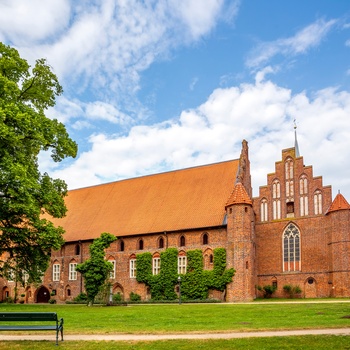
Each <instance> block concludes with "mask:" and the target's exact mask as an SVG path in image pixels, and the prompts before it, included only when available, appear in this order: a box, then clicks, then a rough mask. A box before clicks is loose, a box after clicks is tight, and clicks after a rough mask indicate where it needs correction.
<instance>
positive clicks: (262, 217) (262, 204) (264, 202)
mask: <svg viewBox="0 0 350 350" xmlns="http://www.w3.org/2000/svg"><path fill="white" fill-rule="evenodd" d="M267 220H268V216H267V199H266V198H262V199H261V202H260V221H267Z"/></svg>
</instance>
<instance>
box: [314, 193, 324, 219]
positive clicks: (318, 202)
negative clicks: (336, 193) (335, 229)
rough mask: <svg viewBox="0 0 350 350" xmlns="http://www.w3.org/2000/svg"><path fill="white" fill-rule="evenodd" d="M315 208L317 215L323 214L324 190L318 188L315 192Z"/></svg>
mask: <svg viewBox="0 0 350 350" xmlns="http://www.w3.org/2000/svg"><path fill="white" fill-rule="evenodd" d="M314 210H315V215H320V214H322V192H321V191H320V190H316V191H315V193H314Z"/></svg>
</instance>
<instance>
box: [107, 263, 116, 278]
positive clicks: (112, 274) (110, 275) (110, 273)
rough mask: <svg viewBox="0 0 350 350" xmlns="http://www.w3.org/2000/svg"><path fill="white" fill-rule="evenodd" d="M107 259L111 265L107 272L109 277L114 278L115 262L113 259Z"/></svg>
mask: <svg viewBox="0 0 350 350" xmlns="http://www.w3.org/2000/svg"><path fill="white" fill-rule="evenodd" d="M108 261H109V262H110V263H111V264H112V265H113V269H112V271H110V272H109V278H111V279H114V278H115V267H116V262H115V260H108Z"/></svg>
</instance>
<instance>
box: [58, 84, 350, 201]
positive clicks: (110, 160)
mask: <svg viewBox="0 0 350 350" xmlns="http://www.w3.org/2000/svg"><path fill="white" fill-rule="evenodd" d="M349 115H350V94H349V93H348V92H344V91H337V90H336V89H327V90H321V91H318V92H317V93H316V94H315V95H314V96H312V97H308V96H307V95H306V94H305V93H299V94H292V92H291V91H290V90H289V89H285V88H282V87H280V86H278V85H276V84H274V83H273V82H271V81H266V82H259V83H256V84H242V85H240V86H238V87H231V88H227V89H217V90H215V91H214V92H213V93H212V94H211V95H210V97H209V98H208V100H207V101H206V102H205V103H203V104H202V105H200V106H199V107H198V108H196V109H192V110H187V111H183V112H182V113H181V115H180V116H179V118H178V119H174V120H169V121H167V122H163V123H160V124H155V125H150V126H146V125H144V126H134V127H133V128H132V129H131V130H130V132H129V134H128V135H125V136H122V137H120V136H109V137H107V136H106V135H103V134H97V135H94V136H93V137H91V138H90V142H91V144H92V147H91V150H90V151H88V152H84V153H82V154H81V156H80V157H79V159H77V160H76V161H75V162H73V163H72V164H71V165H70V166H69V167H67V168H66V169H61V170H59V171H54V173H53V174H54V175H55V176H58V177H62V178H64V179H65V180H66V181H67V182H68V183H69V185H70V187H71V188H74V187H82V186H87V185H91V184H96V183H100V182H106V181H114V180H117V179H121V178H128V177H134V176H138V175H144V174H148V173H156V172H159V171H166V170H169V169H178V168H183V167H190V166H194V165H199V164H206V163H211V162H216V161H222V160H226V159H232V158H237V157H238V156H239V152H240V147H241V141H242V139H247V140H248V142H249V147H250V159H251V163H252V166H251V170H252V178H253V185H254V194H255V195H257V193H258V192H257V191H258V186H260V185H264V184H266V175H267V173H270V172H272V171H274V163H275V161H278V160H280V157H281V150H282V149H283V148H288V147H292V146H293V145H294V129H293V120H294V119H296V120H297V123H298V140H299V147H300V151H301V155H302V156H304V161H305V164H306V165H309V164H311V165H313V166H314V176H318V175H323V176H324V185H327V184H331V185H332V184H333V185H334V186H335V189H338V188H340V189H341V190H342V192H343V193H345V194H347V197H348V198H350V180H349V179H350V169H349V168H348V167H345V168H344V164H346V162H347V158H348V152H347V151H346V150H348V149H350V131H349V130H350V119H349V118H348V116H349Z"/></svg>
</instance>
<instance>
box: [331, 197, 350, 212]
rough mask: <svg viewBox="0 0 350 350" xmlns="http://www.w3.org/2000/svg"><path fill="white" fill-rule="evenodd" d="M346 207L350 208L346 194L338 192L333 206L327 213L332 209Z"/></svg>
mask: <svg viewBox="0 0 350 350" xmlns="http://www.w3.org/2000/svg"><path fill="white" fill-rule="evenodd" d="M344 209H350V204H349V203H348V202H347V200H346V199H345V198H344V196H343V195H342V194H341V193H338V194H337V195H336V196H335V198H334V200H333V202H332V204H331V206H330V207H329V209H328V211H327V214H328V213H330V212H332V211H337V210H344Z"/></svg>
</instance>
